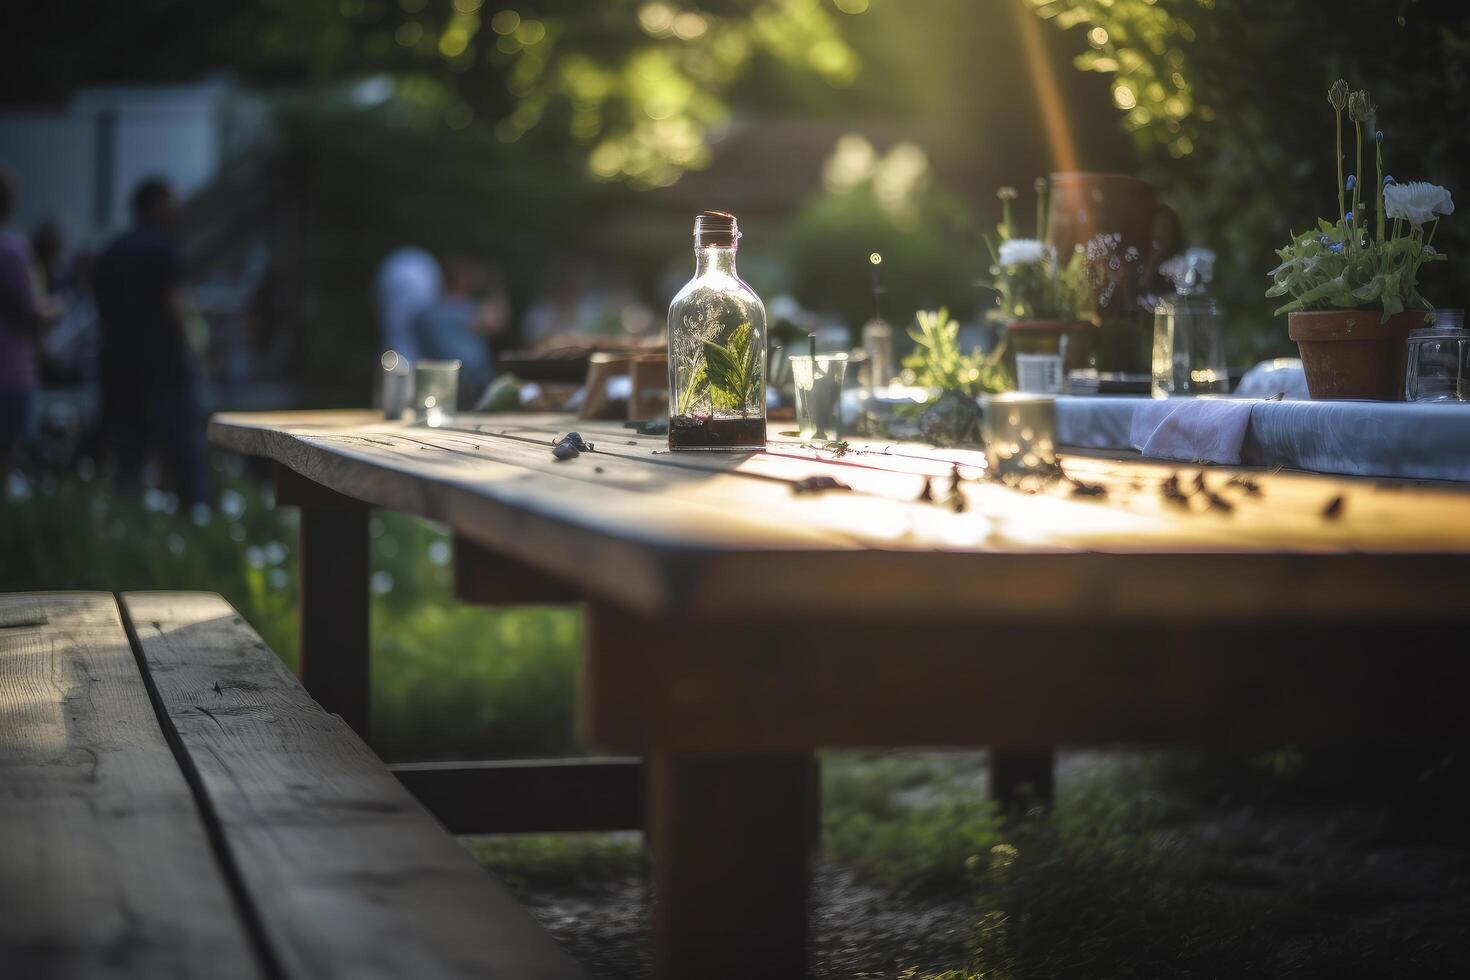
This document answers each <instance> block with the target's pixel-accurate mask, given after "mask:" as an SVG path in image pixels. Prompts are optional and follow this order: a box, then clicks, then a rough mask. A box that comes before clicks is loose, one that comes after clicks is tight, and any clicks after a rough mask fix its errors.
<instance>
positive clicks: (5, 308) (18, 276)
mask: <svg viewBox="0 0 1470 980" xmlns="http://www.w3.org/2000/svg"><path fill="white" fill-rule="evenodd" d="M14 211H15V178H14V177H13V176H12V175H11V173H10V171H8V170H6V169H4V168H3V167H0V228H4V227H5V225H6V224H8V223H9V221H10V216H11V215H12V214H13V213H14ZM53 318H54V317H53V314H52V311H51V309H50V303H49V302H48V301H47V300H46V299H45V297H43V296H42V295H41V294H40V291H39V290H38V289H37V288H36V280H35V277H34V274H33V270H32V267H31V247H30V244H29V243H28V242H27V241H26V239H25V237H24V236H22V235H16V234H13V233H11V232H8V231H7V232H0V468H4V467H5V466H6V465H7V464H8V463H9V461H10V456H11V453H12V452H13V451H14V449H15V446H16V445H17V444H18V443H20V441H21V440H22V439H24V438H25V435H26V433H27V430H28V429H29V428H30V419H31V402H32V401H33V399H34V397H35V392H36V388H37V386H38V385H39V384H40V372H39V370H38V368H37V357H36V351H37V346H38V343H39V340H40V337H41V332H42V330H43V329H44V328H45V326H46V324H47V323H48V322H49V321H50V320H52V319H53Z"/></svg>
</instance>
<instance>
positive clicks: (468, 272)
mask: <svg viewBox="0 0 1470 980" xmlns="http://www.w3.org/2000/svg"><path fill="white" fill-rule="evenodd" d="M445 265H446V269H445V277H444V292H443V294H441V295H440V296H439V297H438V298H437V299H436V300H434V301H433V302H432V303H429V304H428V305H427V306H425V307H424V308H423V309H421V310H419V312H418V315H417V316H415V317H414V319H413V331H412V333H413V349H414V351H415V354H416V356H417V357H425V358H432V359H434V360H458V361H459V362H460V367H459V387H460V395H461V399H460V400H461V402H462V403H466V404H468V403H473V401H474V399H475V398H477V397H478V396H479V394H480V392H482V391H484V390H485V386H486V385H488V384H489V383H490V380H491V378H493V377H494V375H495V366H494V361H493V359H492V357H491V352H490V339H491V338H492V337H498V336H500V335H502V334H503V333H504V331H505V328H506V326H507V324H508V323H509V322H510V302H509V299H508V298H507V296H506V293H505V283H504V280H503V279H502V278H501V276H500V274H499V272H496V271H492V270H489V269H486V268H485V266H484V265H482V264H481V263H478V262H474V261H471V260H469V259H465V258H460V257H454V258H451V259H449V261H448V262H447V263H445ZM399 353H402V351H399Z"/></svg>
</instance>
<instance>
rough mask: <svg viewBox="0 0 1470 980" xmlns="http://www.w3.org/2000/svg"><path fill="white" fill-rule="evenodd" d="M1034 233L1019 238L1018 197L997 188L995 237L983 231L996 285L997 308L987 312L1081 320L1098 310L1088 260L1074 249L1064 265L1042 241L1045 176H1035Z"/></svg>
mask: <svg viewBox="0 0 1470 980" xmlns="http://www.w3.org/2000/svg"><path fill="white" fill-rule="evenodd" d="M1035 187H1036V237H1035V238H1018V237H1017V236H1016V223H1015V220H1014V219H1013V217H1012V215H1011V202H1012V201H1014V200H1015V199H1016V196H1017V195H1016V190H1015V188H1013V187H1002V188H1000V189H999V190H997V191H996V192H995V196H996V197H998V198H1000V203H1001V215H1002V217H1001V222H1000V224H999V225H998V226H997V227H996V232H997V238H991V237H990V236H989V235H987V236H986V237H985V244H986V246H987V247H988V248H989V249H990V258H991V266H990V277H991V278H990V282H989V283H988V285H989V288H991V289H993V290H994V291H995V302H996V308H995V309H993V310H990V311H989V312H988V313H987V316H988V317H989V318H991V319H995V320H1002V321H1006V322H1009V321H1013V320H1085V319H1089V318H1095V317H1096V316H1097V296H1096V291H1095V290H1094V289H1093V288H1092V286H1091V284H1090V282H1089V278H1088V274H1087V272H1088V270H1087V261H1086V258H1085V257H1084V256H1083V254H1082V253H1081V252H1074V253H1073V254H1072V255H1071V257H1070V258H1069V259H1068V261H1067V264H1066V265H1062V264H1061V263H1060V262H1059V261H1058V259H1057V250H1056V248H1055V247H1054V246H1052V245H1049V244H1047V242H1046V240H1045V239H1046V178H1044V177H1038V178H1036V184H1035Z"/></svg>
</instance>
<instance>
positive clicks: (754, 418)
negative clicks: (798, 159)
mask: <svg viewBox="0 0 1470 980" xmlns="http://www.w3.org/2000/svg"><path fill="white" fill-rule="evenodd" d="M739 240H740V230H739V227H738V225H737V224H736V221H735V216H734V215H733V214H726V213H724V212H723V211H705V212H703V213H702V214H700V215H699V216H698V217H697V218H695V219H694V278H693V279H691V280H689V282H688V283H686V284H685V285H684V288H683V289H681V290H679V293H678V295H677V296H675V297H674V301H673V302H672V303H670V304H669V448H670V449H706V450H708V449H715V450H753V449H764V448H765V445H766V308H765V306H764V305H763V304H762V303H761V300H760V297H759V296H757V295H756V294H755V291H754V290H753V289H751V288H750V287H749V286H747V285H746V284H745V283H744V282H742V281H741V279H740V276H739V274H738V273H737V272H736V271H735V249H736V243H737V242H738V241H739Z"/></svg>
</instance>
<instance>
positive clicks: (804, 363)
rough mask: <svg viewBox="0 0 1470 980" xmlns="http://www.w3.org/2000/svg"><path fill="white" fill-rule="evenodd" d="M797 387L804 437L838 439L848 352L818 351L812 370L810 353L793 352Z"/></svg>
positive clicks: (797, 399)
mask: <svg viewBox="0 0 1470 980" xmlns="http://www.w3.org/2000/svg"><path fill="white" fill-rule="evenodd" d="M789 361H790V364H791V381H792V386H793V387H794V388H795V389H796V422H797V425H798V427H799V428H800V429H801V437H802V438H803V439H837V438H839V433H840V432H841V431H842V379H843V377H844V376H845V375H846V374H847V355H846V354H818V355H817V357H816V367H815V370H813V364H812V357H811V355H810V354H798V355H792V356H791V357H790V358H789Z"/></svg>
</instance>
